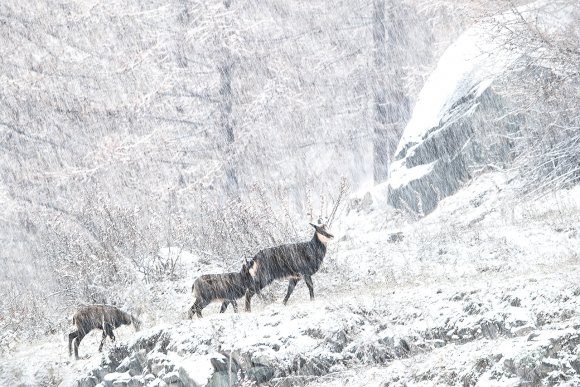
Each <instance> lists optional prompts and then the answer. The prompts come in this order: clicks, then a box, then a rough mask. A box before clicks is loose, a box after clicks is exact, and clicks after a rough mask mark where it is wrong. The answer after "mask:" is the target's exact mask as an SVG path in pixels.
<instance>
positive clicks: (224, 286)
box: [189, 262, 252, 318]
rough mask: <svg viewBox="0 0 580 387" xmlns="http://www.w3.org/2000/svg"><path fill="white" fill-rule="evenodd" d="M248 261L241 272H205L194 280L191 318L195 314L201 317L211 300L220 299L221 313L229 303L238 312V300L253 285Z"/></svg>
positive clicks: (190, 310)
mask: <svg viewBox="0 0 580 387" xmlns="http://www.w3.org/2000/svg"><path fill="white" fill-rule="evenodd" d="M248 267H249V266H248V262H245V263H244V265H243V266H242V270H241V271H240V272H239V273H224V274H205V275H202V276H201V277H199V278H197V279H196V280H195V281H194V282H193V286H192V288H191V291H192V292H193V295H194V297H195V302H194V303H193V305H192V306H191V308H190V309H189V318H193V315H194V314H195V315H197V317H199V318H201V317H202V316H201V311H202V310H203V308H205V307H206V306H208V305H209V304H210V303H211V302H214V301H220V302H222V306H221V309H220V313H224V312H225V311H226V309H227V307H228V305H229V304H232V306H233V307H234V312H236V313H238V304H237V302H236V300H237V299H238V298H241V297H243V296H244V294H246V290H247V289H249V288H250V287H252V277H251V276H250V273H249V271H248Z"/></svg>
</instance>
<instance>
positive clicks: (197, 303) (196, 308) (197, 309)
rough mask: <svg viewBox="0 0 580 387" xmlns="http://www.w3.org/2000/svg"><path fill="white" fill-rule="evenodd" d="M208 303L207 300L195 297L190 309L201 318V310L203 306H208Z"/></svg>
mask: <svg viewBox="0 0 580 387" xmlns="http://www.w3.org/2000/svg"><path fill="white" fill-rule="evenodd" d="M208 304H209V301H205V300H199V299H196V300H195V302H194V303H193V306H192V307H191V310H192V312H193V313H195V314H196V315H197V317H198V318H202V315H201V311H202V310H203V308H205V307H206V306H208ZM193 313H192V314H193Z"/></svg>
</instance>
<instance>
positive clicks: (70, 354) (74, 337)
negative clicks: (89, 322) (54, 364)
mask: <svg viewBox="0 0 580 387" xmlns="http://www.w3.org/2000/svg"><path fill="white" fill-rule="evenodd" d="M78 335H79V331H74V332H72V333H69V335H68V355H69V356H72V342H73V341H74V339H76V338H77V336H78Z"/></svg>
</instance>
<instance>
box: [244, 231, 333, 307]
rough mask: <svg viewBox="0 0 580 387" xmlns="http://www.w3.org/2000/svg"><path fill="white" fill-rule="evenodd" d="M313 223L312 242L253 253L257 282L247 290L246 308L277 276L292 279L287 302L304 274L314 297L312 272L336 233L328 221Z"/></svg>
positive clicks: (254, 272) (254, 281) (252, 265)
mask: <svg viewBox="0 0 580 387" xmlns="http://www.w3.org/2000/svg"><path fill="white" fill-rule="evenodd" d="M310 225H311V226H312V227H314V229H315V230H316V231H315V232H314V236H313V237H312V240H310V241H309V242H302V243H292V244H288V245H282V246H277V247H271V248H268V249H264V250H261V251H259V252H258V254H256V255H255V256H254V258H253V259H252V261H251V262H250V275H251V276H252V278H253V285H254V286H253V287H252V288H250V289H248V291H247V292H246V311H248V312H249V311H250V310H251V305H250V304H251V299H252V297H253V296H254V294H256V293H259V292H260V290H262V289H263V288H265V287H266V286H268V285H269V284H270V283H271V282H272V281H274V280H277V279H289V282H288V292H287V293H286V297H284V301H283V302H284V305H286V303H287V302H288V298H290V295H291V294H292V292H293V291H294V287H295V286H296V284H297V283H298V281H300V279H301V278H304V282H306V286H308V291H309V292H310V299H311V300H313V299H314V285H313V283H312V275H313V274H314V273H316V272H317V271H318V269H319V268H320V265H321V264H322V261H323V260H324V256H325V255H326V245H327V243H328V241H329V240H330V239H332V238H334V236H333V235H332V234H330V233H329V232H328V231H327V230H326V226H325V225H321V226H317V225H315V224H312V223H310Z"/></svg>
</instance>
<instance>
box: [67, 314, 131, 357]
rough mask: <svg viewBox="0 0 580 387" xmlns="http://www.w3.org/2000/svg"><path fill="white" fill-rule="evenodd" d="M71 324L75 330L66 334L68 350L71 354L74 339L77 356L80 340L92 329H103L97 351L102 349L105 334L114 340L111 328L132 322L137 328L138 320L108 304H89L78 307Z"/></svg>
mask: <svg viewBox="0 0 580 387" xmlns="http://www.w3.org/2000/svg"><path fill="white" fill-rule="evenodd" d="M72 322H73V325H75V326H76V329H77V330H76V331H74V332H72V333H71V334H69V336H68V352H69V355H72V348H71V344H72V342H73V341H74V349H75V358H77V359H78V358H79V344H80V343H81V340H82V339H83V338H84V337H85V336H86V335H87V334H88V333H89V332H90V331H92V330H93V329H100V330H102V331H103V338H102V340H101V345H99V352H101V351H102V350H103V344H104V343H105V339H106V338H107V336H109V337H110V338H111V340H113V341H115V335H114V334H113V329H116V328H118V327H120V326H121V325H130V324H133V326H134V327H135V330H139V328H140V326H141V323H140V321H139V320H138V319H137V318H135V317H134V316H132V315H131V314H129V313H125V312H123V311H122V310H119V309H117V308H115V307H114V306H108V305H90V306H87V307H84V308H81V309H79V310H78V311H77V312H76V313H75V314H74V316H73V318H72Z"/></svg>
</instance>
